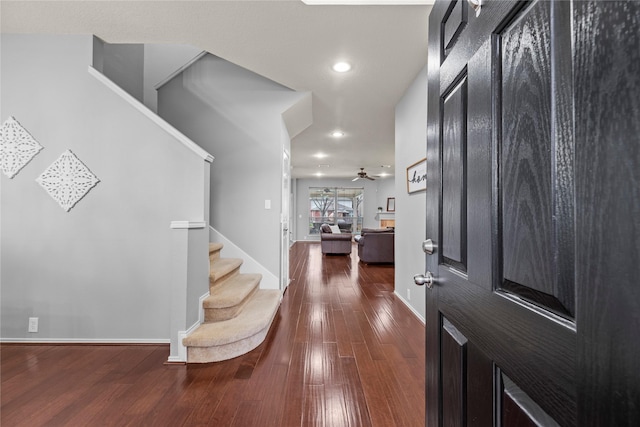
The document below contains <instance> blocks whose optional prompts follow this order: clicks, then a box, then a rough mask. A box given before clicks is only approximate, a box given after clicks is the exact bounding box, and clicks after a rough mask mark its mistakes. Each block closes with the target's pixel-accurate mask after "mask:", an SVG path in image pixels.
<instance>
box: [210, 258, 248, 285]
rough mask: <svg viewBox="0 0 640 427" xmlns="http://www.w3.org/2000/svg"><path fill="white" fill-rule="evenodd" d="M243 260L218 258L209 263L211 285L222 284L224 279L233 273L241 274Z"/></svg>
mask: <svg viewBox="0 0 640 427" xmlns="http://www.w3.org/2000/svg"><path fill="white" fill-rule="evenodd" d="M241 265H242V260H241V259H240V258H216V259H214V260H211V261H210V262H209V283H210V284H211V285H213V284H220V282H221V281H222V279H224V278H226V276H230V275H231V273H239V269H240V266H241Z"/></svg>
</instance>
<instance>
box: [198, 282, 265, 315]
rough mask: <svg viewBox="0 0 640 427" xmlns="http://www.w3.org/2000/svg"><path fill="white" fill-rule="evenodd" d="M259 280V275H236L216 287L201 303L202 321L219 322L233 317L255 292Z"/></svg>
mask: <svg viewBox="0 0 640 427" xmlns="http://www.w3.org/2000/svg"><path fill="white" fill-rule="evenodd" d="M260 280H262V275H261V274H237V275H235V276H233V277H232V278H230V279H229V280H225V281H224V283H223V284H222V285H216V287H215V288H213V289H212V290H211V295H209V296H208V297H207V298H205V300H204V301H203V303H202V306H203V308H204V321H205V322H219V321H222V320H227V319H231V318H233V317H235V316H236V315H237V314H238V313H239V312H240V310H242V308H243V307H244V305H245V304H246V303H247V302H248V301H249V300H250V297H251V296H252V295H253V294H254V293H255V292H256V290H257V289H258V286H259V284H260Z"/></svg>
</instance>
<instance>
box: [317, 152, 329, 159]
mask: <svg viewBox="0 0 640 427" xmlns="http://www.w3.org/2000/svg"><path fill="white" fill-rule="evenodd" d="M313 157H315V158H316V159H324V158H325V157H328V155H327V154H324V153H316V154H314V155H313Z"/></svg>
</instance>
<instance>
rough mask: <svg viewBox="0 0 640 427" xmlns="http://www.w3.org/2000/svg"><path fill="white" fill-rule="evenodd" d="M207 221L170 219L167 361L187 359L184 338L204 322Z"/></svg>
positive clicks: (207, 278)
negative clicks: (201, 302) (169, 329)
mask: <svg viewBox="0 0 640 427" xmlns="http://www.w3.org/2000/svg"><path fill="white" fill-rule="evenodd" d="M208 242H209V232H208V228H207V223H206V222H205V221H172V222H171V284H172V285H171V335H170V336H171V349H170V353H169V359H168V362H186V361H187V353H186V348H185V347H184V346H183V345H182V339H183V338H184V337H185V336H187V335H188V334H189V332H191V330H193V329H195V328H196V327H197V326H198V325H199V324H200V322H201V320H202V319H201V314H200V311H201V309H202V307H201V304H200V299H201V296H202V294H203V292H207V291H208V286H209V256H208V254H209V252H208Z"/></svg>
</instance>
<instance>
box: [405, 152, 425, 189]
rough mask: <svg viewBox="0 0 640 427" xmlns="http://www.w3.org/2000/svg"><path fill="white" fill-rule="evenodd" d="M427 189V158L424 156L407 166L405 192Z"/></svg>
mask: <svg viewBox="0 0 640 427" xmlns="http://www.w3.org/2000/svg"><path fill="white" fill-rule="evenodd" d="M426 189H427V159H426V158H424V159H422V160H420V161H419V162H417V163H414V164H412V165H411V166H409V167H408V168H407V192H408V193H409V194H411V193H416V192H418V191H424V190H426Z"/></svg>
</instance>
